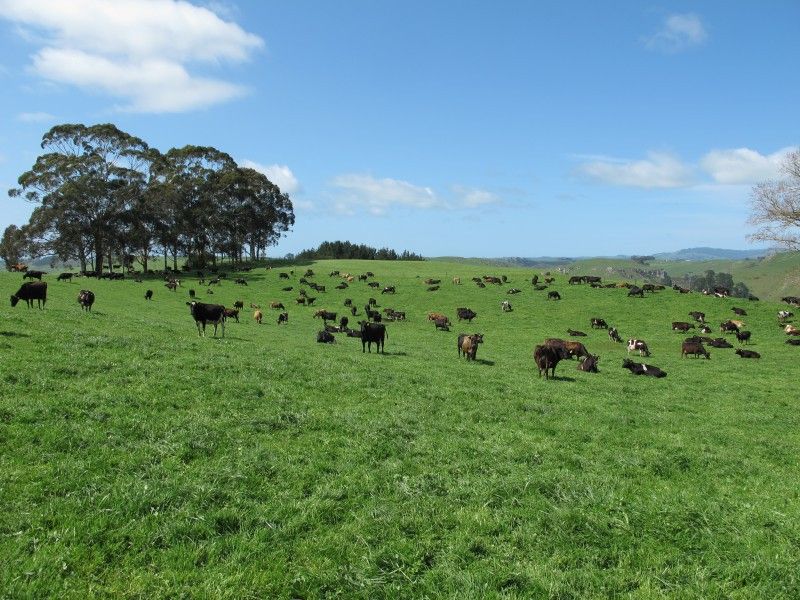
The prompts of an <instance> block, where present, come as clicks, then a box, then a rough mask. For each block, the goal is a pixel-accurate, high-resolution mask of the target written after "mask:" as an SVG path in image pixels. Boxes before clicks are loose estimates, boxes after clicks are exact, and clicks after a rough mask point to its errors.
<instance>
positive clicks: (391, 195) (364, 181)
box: [331, 174, 443, 215]
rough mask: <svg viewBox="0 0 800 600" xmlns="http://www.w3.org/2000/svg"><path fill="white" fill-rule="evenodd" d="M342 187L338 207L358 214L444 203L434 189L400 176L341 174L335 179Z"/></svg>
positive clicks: (379, 212)
mask: <svg viewBox="0 0 800 600" xmlns="http://www.w3.org/2000/svg"><path fill="white" fill-rule="evenodd" d="M331 185H332V186H333V187H334V188H336V189H337V190H338V193H337V194H336V202H335V204H334V208H335V209H336V210H337V211H338V212H342V213H346V214H354V213H356V212H357V211H358V210H361V209H365V210H367V211H368V212H370V213H371V214H373V215H384V214H386V213H387V212H388V211H389V209H391V208H394V207H396V206H404V207H409V208H437V207H441V206H443V203H442V202H441V201H440V200H439V199H438V197H437V196H436V194H435V193H434V191H433V190H432V189H431V188H429V187H420V186H417V185H414V184H411V183H408V182H407V181H400V180H398V179H389V178H386V179H376V178H374V177H372V176H370V175H357V174H347V175H339V176H338V177H335V178H334V179H333V180H332V181H331Z"/></svg>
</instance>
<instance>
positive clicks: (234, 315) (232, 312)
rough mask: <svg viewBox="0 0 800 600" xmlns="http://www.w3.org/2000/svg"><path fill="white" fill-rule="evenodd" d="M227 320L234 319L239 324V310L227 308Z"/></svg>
mask: <svg viewBox="0 0 800 600" xmlns="http://www.w3.org/2000/svg"><path fill="white" fill-rule="evenodd" d="M225 318H226V319H234V320H235V321H236V322H237V323H238V322H239V309H238V308H226V309H225Z"/></svg>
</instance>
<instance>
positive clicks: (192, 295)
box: [189, 290, 197, 300]
mask: <svg viewBox="0 0 800 600" xmlns="http://www.w3.org/2000/svg"><path fill="white" fill-rule="evenodd" d="M195 296H197V292H195V291H194V290H189V298H191V299H192V300H194V298H195Z"/></svg>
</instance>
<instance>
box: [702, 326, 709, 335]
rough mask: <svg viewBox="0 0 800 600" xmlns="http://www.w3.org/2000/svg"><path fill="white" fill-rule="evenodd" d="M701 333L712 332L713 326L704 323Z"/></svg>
mask: <svg viewBox="0 0 800 600" xmlns="http://www.w3.org/2000/svg"><path fill="white" fill-rule="evenodd" d="M700 333H705V334H709V333H711V327H709V326H708V325H703V326H702V327H701V328H700Z"/></svg>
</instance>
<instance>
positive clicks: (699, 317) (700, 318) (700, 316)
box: [689, 310, 706, 323]
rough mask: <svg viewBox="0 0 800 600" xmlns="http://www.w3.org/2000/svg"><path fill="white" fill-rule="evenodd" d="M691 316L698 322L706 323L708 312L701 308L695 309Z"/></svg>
mask: <svg viewBox="0 0 800 600" xmlns="http://www.w3.org/2000/svg"><path fill="white" fill-rule="evenodd" d="M689 316H690V317H692V318H693V319H694V320H695V321H697V322H698V323H705V322H706V313H702V312H700V311H699V310H693V311H692V312H690V313H689Z"/></svg>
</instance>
